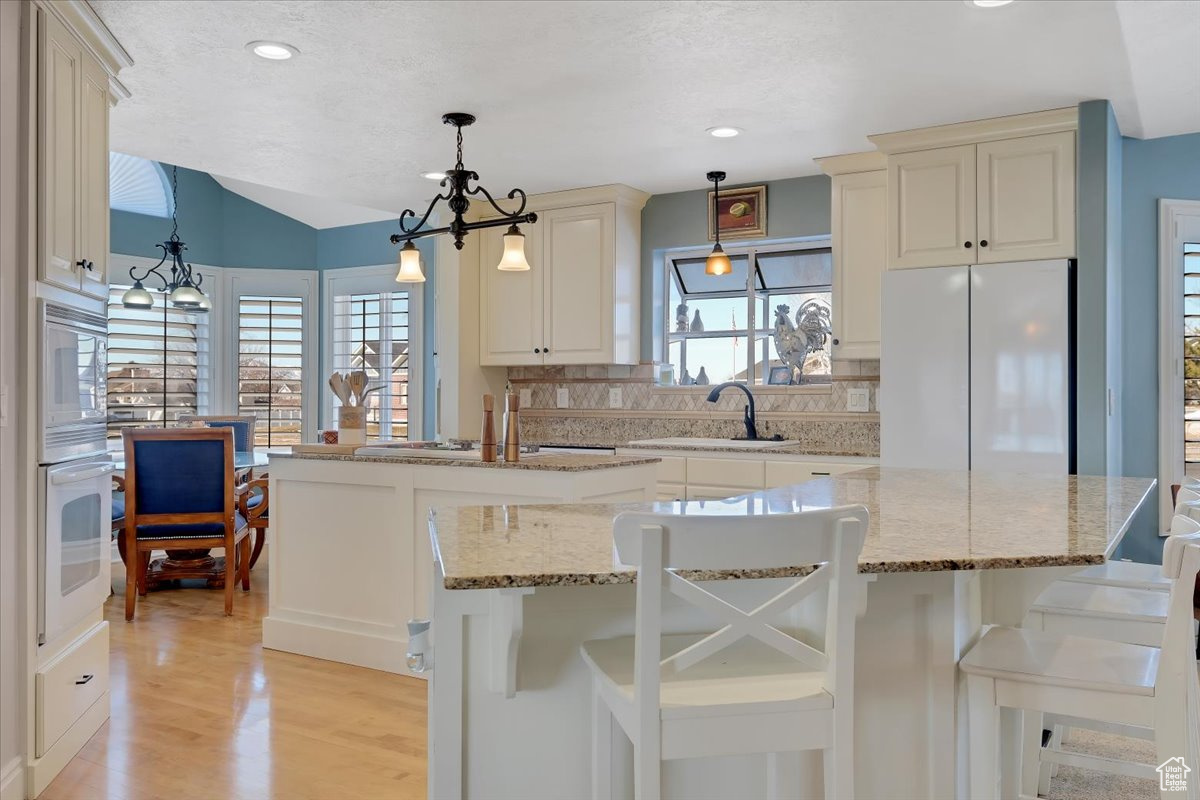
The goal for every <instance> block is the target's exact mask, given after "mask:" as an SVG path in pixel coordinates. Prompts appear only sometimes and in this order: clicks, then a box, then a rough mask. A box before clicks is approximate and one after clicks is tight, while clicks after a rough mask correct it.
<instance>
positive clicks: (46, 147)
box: [38, 12, 108, 289]
mask: <svg viewBox="0 0 1200 800" xmlns="http://www.w3.org/2000/svg"><path fill="white" fill-rule="evenodd" d="M38 21H39V24H40V25H41V40H40V47H39V50H40V63H39V70H38V101H39V102H38V131H39V134H40V135H39V145H40V146H39V148H38V175H39V176H40V182H39V189H40V191H39V204H38V214H39V216H40V219H39V228H40V230H41V236H42V238H41V243H40V250H41V252H40V253H39V258H38V264H39V270H38V277H39V278H40V279H41V280H43V281H46V282H47V283H53V284H57V285H59V286H63V287H66V288H68V289H78V288H79V273H78V272H77V271H76V266H75V262H76V261H77V260H79V258H80V257H81V256H80V253H79V237H80V230H79V216H78V214H77V213H76V203H77V200H78V197H79V191H80V188H79V183H78V182H79V174H80V171H79V137H78V132H79V106H80V102H79V94H80V86H81V85H82V71H83V51H82V50H81V49H80V46H79V43H78V42H77V41H76V40H75V37H73V36H72V35H71V34H70V32H68V31H67V29H66V28H64V27H63V25H62V23H60V22H59V21H58V20H57V19H55V18H54V17H53V16H52V15H51V14H48V13H45V12H43V13H41V14H40V15H39V16H38ZM107 157H108V156H107V154H105V158H107Z"/></svg>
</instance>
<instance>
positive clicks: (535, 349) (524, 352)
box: [471, 222, 544, 366]
mask: <svg viewBox="0 0 1200 800" xmlns="http://www.w3.org/2000/svg"><path fill="white" fill-rule="evenodd" d="M543 224H544V223H543V222H538V223H536V224H534V225H526V226H524V228H523V232H524V234H525V258H526V260H527V261H528V262H529V267H530V269H529V271H528V272H502V271H501V270H498V269H496V265H497V264H499V263H500V256H501V254H502V253H503V252H504V232H505V231H506V230H508V229H507V228H505V227H498V228H485V229H483V230H481V231H479V232H478V234H474V233H473V234H471V235H472V236H475V235H478V236H479V256H480V258H479V312H480V313H479V320H480V324H479V359H480V363H481V364H482V365H484V366H521V365H529V364H541V363H542V348H543V344H542V342H543V339H544V337H543V335H542V282H543V276H542V273H543V267H542V230H541V228H542V225H543Z"/></svg>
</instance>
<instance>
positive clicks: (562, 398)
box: [555, 386, 571, 408]
mask: <svg viewBox="0 0 1200 800" xmlns="http://www.w3.org/2000/svg"><path fill="white" fill-rule="evenodd" d="M555 405H556V406H558V407H559V408H570V407H571V390H570V389H568V388H567V387H565V386H563V387H561V388H560V389H559V390H558V391H557V392H555Z"/></svg>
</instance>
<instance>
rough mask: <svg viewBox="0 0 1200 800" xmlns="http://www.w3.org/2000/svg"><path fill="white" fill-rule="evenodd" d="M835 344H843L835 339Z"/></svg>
mask: <svg viewBox="0 0 1200 800" xmlns="http://www.w3.org/2000/svg"><path fill="white" fill-rule="evenodd" d="M833 343H834V344H841V342H839V341H838V340H837V339H834V340H833Z"/></svg>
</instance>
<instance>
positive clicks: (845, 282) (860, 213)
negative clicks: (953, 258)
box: [832, 170, 888, 359]
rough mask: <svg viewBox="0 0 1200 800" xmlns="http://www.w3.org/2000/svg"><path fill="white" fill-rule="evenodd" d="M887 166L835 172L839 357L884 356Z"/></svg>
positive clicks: (835, 303)
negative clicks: (881, 353)
mask: <svg viewBox="0 0 1200 800" xmlns="http://www.w3.org/2000/svg"><path fill="white" fill-rule="evenodd" d="M887 187H888V182H887V170H872V171H870V172H857V173H851V174H847V175H835V176H834V177H833V205H832V223H833V357H834V358H859V359H861V358H879V313H880V307H879V298H880V284H881V278H882V276H883V269H884V263H885V262H886V260H887Z"/></svg>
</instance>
